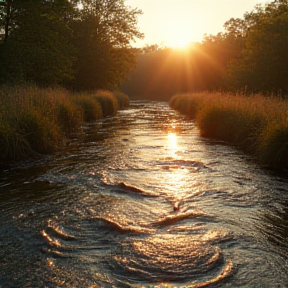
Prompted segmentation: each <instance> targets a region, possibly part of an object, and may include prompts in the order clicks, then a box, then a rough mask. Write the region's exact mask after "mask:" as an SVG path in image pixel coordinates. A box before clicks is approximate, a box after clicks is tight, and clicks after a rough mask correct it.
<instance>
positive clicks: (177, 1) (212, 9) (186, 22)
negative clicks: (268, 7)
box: [125, 0, 272, 48]
mask: <svg viewBox="0 0 288 288" xmlns="http://www.w3.org/2000/svg"><path fill="white" fill-rule="evenodd" d="M271 2H272V1H268V0H126V1H125V3H126V5H128V6H131V7H132V8H138V9H140V10H142V12H143V14H142V15H141V16H139V18H138V27H139V30H140V31H141V32H142V33H144V34H145V38H144V40H138V41H137V42H136V43H132V45H133V46H135V47H143V46H146V45H152V44H158V45H164V46H169V47H175V48H176V47H178V48H183V47H185V46H186V45H187V44H189V43H191V42H201V41H202V39H203V35H204V34H205V33H206V34H208V35H209V34H212V35H216V34H217V33H218V32H221V31H223V25H224V23H225V22H226V21H228V20H229V19H230V18H242V19H243V15H244V14H245V12H251V11H252V10H253V9H254V7H255V5H256V4H266V3H271Z"/></svg>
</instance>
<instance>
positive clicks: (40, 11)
mask: <svg viewBox="0 0 288 288" xmlns="http://www.w3.org/2000/svg"><path fill="white" fill-rule="evenodd" d="M72 8H73V6H72V4H71V3H70V2H69V1H66V0H45V1H44V0H25V1H21V0H7V1H6V2H5V6H4V7H3V6H2V11H1V12H2V13H1V24H2V27H3V26H4V29H3V28H2V31H3V30H4V36H3V35H2V43H1V45H0V61H1V68H0V78H1V80H2V82H7V81H8V82H14V83H18V82H21V81H25V82H27V81H28V82H35V83H37V84H40V85H51V84H52V85H53V84H61V83H64V82H65V81H68V80H71V79H72V77H73V61H74V58H75V57H74V54H73V53H74V48H73V46H72V42H71V40H72V38H71V37H72V31H71V29H70V28H69V21H70V19H69V15H71V13H72V12H73V9H72Z"/></svg>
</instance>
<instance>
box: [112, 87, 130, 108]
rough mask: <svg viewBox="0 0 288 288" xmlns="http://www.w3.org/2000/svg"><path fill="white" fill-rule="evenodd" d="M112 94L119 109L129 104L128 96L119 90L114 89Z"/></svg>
mask: <svg viewBox="0 0 288 288" xmlns="http://www.w3.org/2000/svg"><path fill="white" fill-rule="evenodd" d="M113 94H114V96H115V98H116V100H117V103H118V107H119V109H123V108H125V107H127V106H128V105H129V97H128V96H127V95H126V94H124V93H122V92H120V91H115V92H114V93H113Z"/></svg>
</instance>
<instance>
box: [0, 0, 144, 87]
mask: <svg viewBox="0 0 288 288" xmlns="http://www.w3.org/2000/svg"><path fill="white" fill-rule="evenodd" d="M80 5H81V6H80ZM80 7H82V8H81V9H80ZM141 13H142V12H141V11H140V10H138V9H132V8H131V7H129V6H127V5H125V2H124V0H81V1H80V0H47V1H43V0H25V1H23V0H4V1H1V2H0V63H1V66H0V83H1V84H3V83H5V84H7V83H9V84H17V85H18V84H20V83H25V84H26V83H33V84H37V85H38V86H41V87H51V86H54V85H62V86H65V87H66V88H69V89H70V90H72V89H73V90H74V91H75V90H77V91H95V89H108V90H114V89H115V88H117V87H118V85H119V84H120V83H121V82H122V81H123V80H124V79H125V78H126V77H127V73H128V72H129V71H130V70H131V69H132V68H134V66H135V63H136V62H135V61H136V60H135V49H133V48H132V47H131V45H130V41H133V40H136V39H137V38H141V37H142V36H143V35H142V34H141V33H140V32H139V31H138V28H137V17H138V15H140V14H141Z"/></svg>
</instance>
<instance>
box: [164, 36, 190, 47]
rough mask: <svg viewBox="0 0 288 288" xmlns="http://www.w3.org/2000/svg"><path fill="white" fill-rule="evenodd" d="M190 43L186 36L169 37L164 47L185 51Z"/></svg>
mask: <svg viewBox="0 0 288 288" xmlns="http://www.w3.org/2000/svg"><path fill="white" fill-rule="evenodd" d="M190 42H191V41H189V40H188V39H187V35H183V34H182V35H181V34H179V35H170V37H169V40H167V41H166V46H167V47H171V48H174V49H186V48H187V47H188V46H189V45H190Z"/></svg>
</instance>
